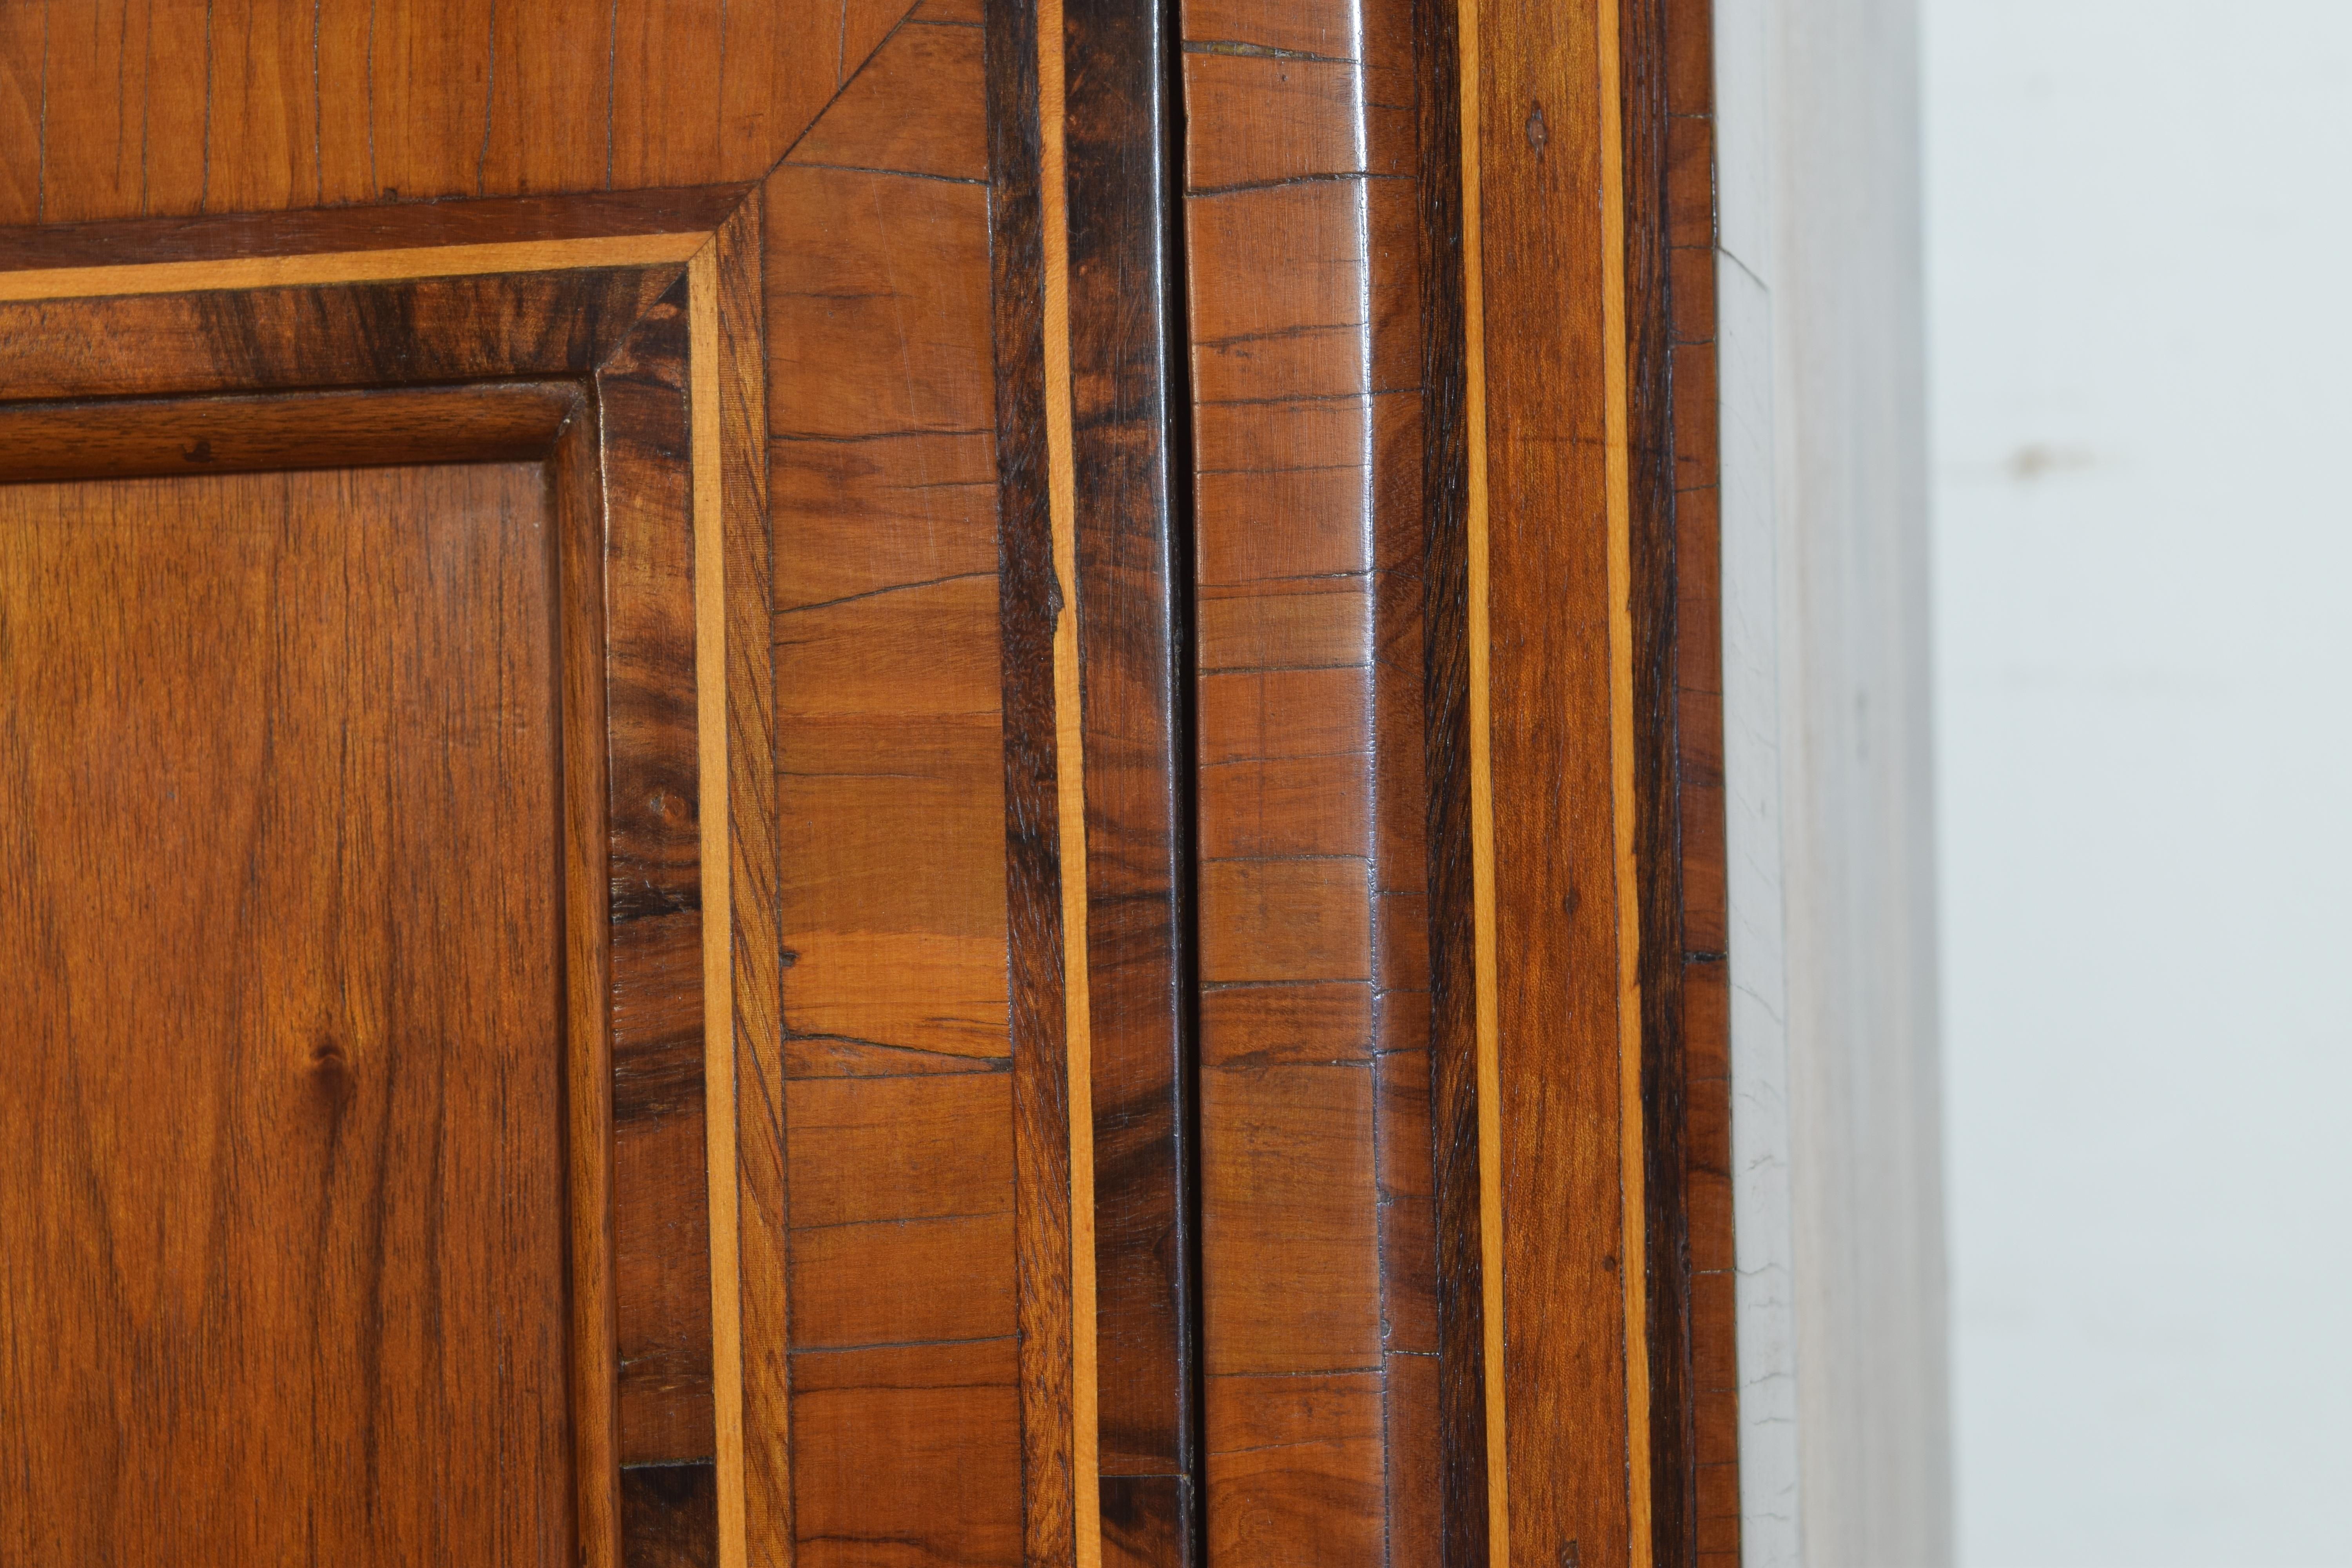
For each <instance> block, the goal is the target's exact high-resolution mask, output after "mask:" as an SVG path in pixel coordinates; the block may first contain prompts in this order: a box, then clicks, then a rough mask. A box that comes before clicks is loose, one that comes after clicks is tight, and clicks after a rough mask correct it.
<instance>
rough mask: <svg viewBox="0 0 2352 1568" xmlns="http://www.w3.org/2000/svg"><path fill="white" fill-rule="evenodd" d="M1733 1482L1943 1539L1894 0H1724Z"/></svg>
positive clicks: (1805, 1555) (1778, 1511) (1923, 770)
mask: <svg viewBox="0 0 2352 1568" xmlns="http://www.w3.org/2000/svg"><path fill="white" fill-rule="evenodd" d="M1716 18H1717V136H1718V148H1719V160H1720V174H1719V192H1720V211H1721V218H1722V234H1721V246H1722V254H1721V256H1720V258H1719V266H1718V274H1719V282H1718V289H1719V294H1720V305H1721V310H1720V321H1721V351H1720V352H1721V367H1722V377H1723V405H1724V409H1723V412H1724V426H1723V447H1724V451H1723V458H1724V602H1725V652H1724V658H1725V666H1726V668H1725V729H1726V758H1725V762H1726V770H1727V784H1728V789H1729V796H1730V816H1731V822H1730V832H1731V837H1730V869H1731V882H1730V902H1731V943H1732V946H1731V954H1730V959H1731V975H1732V985H1733V1014H1732V1054H1733V1068H1732V1070H1733V1094H1734V1110H1733V1122H1732V1140H1733V1154H1734V1160H1735V1167H1736V1179H1737V1205H1738V1214H1737V1219H1738V1259H1739V1271H1740V1277H1739V1304H1740V1347H1739V1349H1740V1358H1741V1377H1742V1400H1741V1420H1742V1433H1741V1443H1742V1448H1741V1487H1742V1494H1743V1495H1742V1505H1743V1512H1744V1515H1745V1551H1746V1557H1747V1561H1748V1563H1749V1564H1751V1565H1755V1568H1768V1565H1769V1568H1782V1565H1792V1564H1798V1563H1803V1564H1809V1565H1820V1568H1933V1565H1937V1564H1941V1563H1946V1562H1948V1561H1949V1551H1950V1548H1949V1542H1950V1487H1949V1463H1948V1419H1947V1400H1946V1370H1945V1310H1946V1307H1945V1303H1946V1296H1945V1275H1944V1237H1943V1207H1942V1204H1943V1199H1942V1189H1941V1182H1940V1149H1939V1136H1940V1131H1939V1130H1940V1121H1939V1107H1938V1095H1937V994H1936V979H1935V959H1936V934H1935V929H1936V928H1935V903H1934V875H1933V871H1934V867H1933V859H1934V855H1933V849H1934V840H1933V830H1932V811H1931V809H1930V800H1931V759H1930V746H1929V729H1928V667H1927V615H1926V612H1927V526H1926V525H1927V508H1926V500H1927V468H1926V452H1925V430H1924V412H1923V394H1924V388H1923V379H1922V378H1923V370H1922V361H1921V284H1920V254H1919V152H1918V148H1919V142H1918V123H1917V116H1918V74H1917V53H1916V50H1917V41H1916V26H1915V23H1916V17H1915V11H1914V7H1913V5H1911V4H1910V3H1909V0H1717V5H1716Z"/></svg>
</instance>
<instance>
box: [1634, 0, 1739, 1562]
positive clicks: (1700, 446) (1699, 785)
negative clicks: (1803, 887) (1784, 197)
mask: <svg viewBox="0 0 2352 1568" xmlns="http://www.w3.org/2000/svg"><path fill="white" fill-rule="evenodd" d="M1650 25H1651V26H1654V27H1656V28H1657V29H1658V31H1659V33H1660V34H1661V38H1660V41H1659V43H1658V44H1657V45H1656V46H1655V49H1654V53H1655V55H1656V57H1657V63H1656V66H1655V69H1656V71H1657V73H1658V75H1659V77H1660V83H1659V86H1658V88H1657V89H1655V92H1654V95H1652V96H1649V97H1647V98H1646V99H1645V100H1644V103H1645V108H1646V111H1647V112H1649V113H1653V114H1655V115H1657V116H1658V120H1657V126H1658V129H1657V130H1656V131H1655V132H1652V134H1653V135H1654V136H1655V137H1656V138H1657V140H1658V141H1659V142H1661V143H1662V145H1660V146H1658V147H1657V149H1656V151H1655V152H1654V153H1652V154H1651V156H1650V157H1649V158H1647V159H1645V160H1644V161H1643V167H1644V168H1645V170H1646V171H1647V172H1646V174H1645V176H1644V177H1645V178H1648V179H1653V180H1655V181H1656V182H1657V183H1658V185H1659V187H1660V189H1659V192H1658V194H1657V195H1656V196H1655V197H1654V198H1652V200H1653V202H1654V206H1655V209H1656V216H1655V219H1654V221H1655V222H1656V223H1657V224H1658V226H1660V228H1661V229H1662V230H1663V235H1662V237H1663V241H1664V268H1665V279H1664V309H1663V310H1658V311H1655V312H1654V313H1655V314H1657V315H1659V316H1662V317H1663V318H1664V329H1665V340H1666V345H1667V346H1666V349H1665V355H1666V363H1665V366H1664V370H1665V375H1666V379H1667V383H1668V386H1669V391H1670V395H1669V397H1668V398H1667V400H1666V401H1667V409H1666V413H1667V417H1668V421H1669V423H1670V425H1671V429H1672V437H1671V447H1672V461H1671V463H1670V465H1669V475H1670V477H1669V479H1668V486H1669V494H1670V498H1671V503H1672V508H1673V510H1672V514H1671V527H1672V539H1671V550H1672V554H1673V568H1672V592H1673V600H1672V606H1671V615H1672V620H1671V632H1670V637H1669V639H1668V648H1667V652H1666V657H1667V658H1669V659H1670V660H1671V663H1670V666H1669V668H1668V669H1667V671H1666V673H1665V676H1664V679H1663V680H1662V681H1661V682H1660V684H1661V685H1664V686H1666V687H1670V688H1671V701H1672V712H1673V716H1674V722H1673V735H1672V744H1673V747H1674V750H1673V754H1672V759H1671V768H1672V773H1673V784H1672V795H1673V800H1674V807H1675V817H1674V821H1673V832H1674V840H1673V843H1672V846H1671V850H1670V853H1671V854H1672V856H1673V858H1674V862H1675V869H1676V870H1677V872H1678V873H1679V883H1680V887H1679V900H1678V901H1679V910H1678V911H1675V913H1676V914H1678V917H1679V918H1673V917H1672V916H1670V915H1669V914H1667V913H1666V912H1664V911H1662V913H1661V916H1660V918H1659V919H1658V920H1650V919H1647V918H1646V917H1645V921H1644V929H1645V930H1652V931H1658V932H1660V933H1661V940H1660V942H1659V944H1658V945H1659V947H1660V948H1661V950H1662V951H1663V952H1665V953H1666V954H1669V955H1670V956H1671V960H1672V962H1674V963H1675V964H1676V965H1677V966H1678V968H1679V970H1680V982H1681V984H1680V1002H1681V1007H1680V1017H1679V1022H1680V1029H1679V1033H1678V1038H1679V1041H1680V1043H1681V1047H1682V1056H1681V1063H1680V1068H1681V1072H1680V1079H1681V1089H1682V1111H1683V1114H1682V1128H1681V1130H1682V1148H1681V1160H1682V1182H1681V1187H1682V1193H1683V1215H1682V1237H1683V1244H1684V1247H1685V1253H1684V1257H1683V1258H1682V1259H1681V1260H1680V1261H1681V1262H1682V1265H1683V1267H1684V1268H1685V1269H1686V1270H1687V1276H1686V1278H1687V1280H1688V1284H1687V1286H1686V1298H1685V1309H1684V1325H1685V1326H1684V1333H1683V1342H1684V1345H1685V1347H1686V1348H1685V1350H1684V1354H1685V1356H1686V1358H1687V1372H1686V1373H1685V1383H1684V1387H1685V1395H1684V1399H1683V1400H1682V1401H1681V1402H1680V1403H1681V1405H1683V1406H1684V1407H1685V1409H1686V1411H1687V1415H1686V1420H1687V1423H1688V1425H1687V1426H1686V1427H1685V1431H1684V1434H1683V1441H1684V1442H1685V1445H1686V1447H1685V1454H1684V1458H1683V1466H1684V1470H1685V1476H1686V1479H1685V1482H1684V1485H1685V1488H1686V1491H1685V1494H1684V1495H1683V1496H1682V1497H1679V1498H1674V1499H1673V1500H1674V1502H1675V1509H1674V1511H1673V1512H1672V1513H1671V1514H1670V1513H1669V1512H1668V1511H1667V1510H1666V1509H1665V1507H1664V1504H1665V1503H1666V1502H1667V1501H1668V1500H1669V1497H1670V1494H1669V1493H1667V1492H1666V1491H1665V1490H1664V1489H1663V1488H1662V1489H1661V1490H1660V1493H1659V1497H1660V1500H1661V1510H1660V1524H1661V1531H1660V1536H1659V1551H1658V1560H1659V1562H1660V1563H1661V1564H1665V1563H1674V1562H1676V1561H1683V1562H1691V1563H1697V1564H1699V1565H1701V1568H1734V1565H1736V1564H1737V1563H1738V1561H1739V1552H1740V1533H1739V1447H1738V1429H1739V1368H1738V1317H1737V1310H1736V1307H1735V1303H1734V1299H1733V1255H1732V1213H1731V1211H1732V1194H1731V1006H1730V980H1729V975H1728V973H1727V967H1728V965H1727V947H1728V943H1729V931H1728V923H1729V922H1728V910H1727V905H1726V886H1727V879H1726V868H1725V860H1724V856H1725V827H1726V824H1725V812H1726V809H1727V802H1726V798H1725V795H1724V788H1723V611H1722V572H1721V559H1722V554H1721V546H1720V523H1721V507H1720V503H1719V500H1718V490H1717V474H1718V468H1719V464H1718V462H1717V453H1718V449H1719V441H1720V436H1719V431H1718V420H1717V412H1716V405H1717V389H1716V376H1715V336H1716V307H1715V266H1716V261H1715V247H1716V226H1715V157H1714V127H1715V120H1714V111H1715V90H1714V89H1715V58H1714V47H1713V45H1714V37H1713V32H1714V15H1713V11H1712V8H1711V7H1710V6H1708V5H1706V4H1704V0H1663V3H1662V5H1660V6H1659V7H1658V9H1657V11H1656V12H1655V13H1654V14H1653V15H1652V16H1651V17H1650ZM1632 56H1633V51H1631V50H1629V51H1628V58H1629V59H1630V58H1632ZM1632 104H1633V98H1632V95H1630V94H1629V95H1628V105H1629V126H1630V125H1631V123H1632V121H1631V118H1630V110H1631V106H1632ZM1628 143H1629V145H1631V144H1632V138H1631V137H1630V136H1629V138H1628ZM1645 314H1648V313H1646V312H1645ZM1654 375H1655V373H1653V374H1652V377H1651V378H1648V384H1650V385H1651V386H1652V387H1653V389H1654V385H1655V381H1654ZM1651 395H1653V396H1654V395H1655V393H1654V390H1653V392H1652V394H1651ZM1661 858H1662V859H1663V858H1664V854H1662V855H1661ZM1672 1261H1673V1260H1666V1261H1665V1262H1664V1263H1662V1264H1661V1265H1659V1267H1662V1268H1663V1267H1669V1266H1671V1262H1672ZM1661 1342H1662V1343H1664V1344H1666V1345H1668V1346H1669V1347H1671V1346H1672V1343H1673V1342H1672V1341H1671V1340H1668V1339H1666V1338H1664V1336H1663V1335H1662V1336H1661ZM1661 1386H1662V1387H1663V1380H1662V1384H1661ZM1660 1407H1661V1410H1662V1412H1663V1411H1664V1410H1665V1409H1666V1408H1667V1406H1666V1405H1665V1403H1664V1401H1661V1404H1660ZM1660 1471H1661V1474H1662V1475H1663V1474H1664V1465H1661V1466H1660ZM1669 1524H1672V1525H1674V1526H1675V1527H1676V1528H1677V1529H1679V1530H1680V1531H1683V1532H1684V1534H1683V1539H1682V1542H1680V1546H1681V1551H1682V1555H1681V1556H1680V1557H1679V1558H1676V1557H1675V1556H1672V1555H1670V1554H1669V1551H1668V1542H1669V1538H1668V1536H1667V1534H1666V1531H1665V1527H1666V1526H1667V1525H1669Z"/></svg>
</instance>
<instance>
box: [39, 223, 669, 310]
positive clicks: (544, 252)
mask: <svg viewBox="0 0 2352 1568" xmlns="http://www.w3.org/2000/svg"><path fill="white" fill-rule="evenodd" d="M706 238H707V236H706V235H705V234H704V233H702V232H700V231H696V232H693V233H686V234H649V235H627V236H622V237H616V238H609V239H603V238H600V239H546V240H530V241H525V242H522V243H518V244H499V245H446V246H425V247H417V248H415V249H399V250H352V251H341V252H332V251H321V252H316V253H311V254H307V255H299V256H258V257H250V258H233V259H227V260H220V261H158V262H146V263H134V264H130V265H124V266H107V267H76V268H48V269H44V270H40V271H28V272H9V273H0V301H5V302H19V301H32V300H82V299H102V298H114V297H120V296H122V295H133V294H198V293H221V292H230V291H237V290H243V289H296V288H306V287H313V286H316V285H320V284H329V283H389V282H404V281H408V280H412V279H425V278H472V277H479V276H482V275H485V274H492V273H515V272H572V271H582V270H586V269H590V268H620V267H654V266H659V265H661V264H663V263H666V262H681V261H685V260H687V259H688V258H690V257H692V256H693V255H694V253H695V252H696V251H698V250H699V249H700V248H702V246H703V243H704V241H705V239H706Z"/></svg>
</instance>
